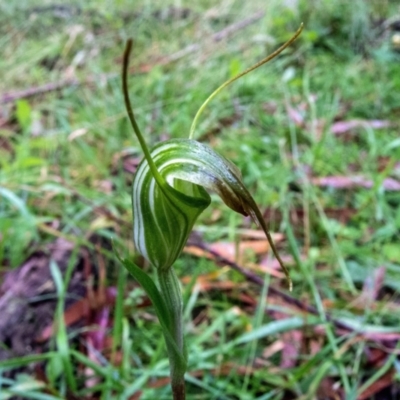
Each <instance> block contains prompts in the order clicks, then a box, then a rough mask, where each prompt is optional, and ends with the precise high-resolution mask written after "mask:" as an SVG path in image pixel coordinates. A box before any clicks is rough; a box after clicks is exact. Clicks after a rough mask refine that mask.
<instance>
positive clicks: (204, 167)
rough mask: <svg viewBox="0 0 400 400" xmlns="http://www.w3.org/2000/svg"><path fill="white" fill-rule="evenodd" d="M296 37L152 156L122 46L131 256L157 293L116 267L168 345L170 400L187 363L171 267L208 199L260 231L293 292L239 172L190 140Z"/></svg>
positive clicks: (180, 390)
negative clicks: (145, 301) (138, 151)
mask: <svg viewBox="0 0 400 400" xmlns="http://www.w3.org/2000/svg"><path fill="white" fill-rule="evenodd" d="M301 30H302V26H300V28H299V29H298V30H297V32H296V33H295V34H294V36H293V37H292V38H291V39H290V40H289V41H288V42H286V43H285V44H284V45H283V46H281V47H280V48H279V49H278V50H276V51H275V52H274V53H272V54H271V55H269V56H268V57H266V58H265V59H263V60H261V61H260V62H258V63H257V64H255V65H254V66H252V67H251V68H249V69H247V70H245V71H244V72H242V73H240V74H238V75H237V76H235V77H233V78H232V79H230V80H228V81H227V82H225V83H224V84H223V85H221V86H220V87H219V88H218V89H217V90H215V91H214V92H213V93H212V94H211V95H210V96H209V97H208V99H207V100H206V101H205V102H204V103H203V105H202V106H201V107H200V109H199V111H198V112H197V114H196V116H195V118H194V120H193V123H192V126H191V129H190V135H189V139H171V140H167V141H164V142H162V143H159V144H158V145H156V146H155V147H154V148H153V149H152V150H151V151H149V149H148V147H147V145H146V142H145V140H144V138H143V135H142V133H141V131H140V129H139V127H138V125H137V122H136V119H135V116H134V113H133V110H132V106H131V102H130V98H129V94H128V64H129V55H130V51H131V47H132V41H131V40H129V41H128V42H127V46H126V49H125V53H124V62H123V74H122V78H123V79H122V82H123V93H124V100H125V105H126V109H127V112H128V116H129V119H130V122H131V124H132V127H133V130H134V132H135V134H136V136H137V138H138V140H139V142H140V145H141V148H142V150H143V152H144V159H143V161H142V162H141V163H140V165H139V166H138V168H137V171H136V173H135V176H134V179H133V188H132V211H133V241H134V244H135V247H136V249H137V251H138V252H139V253H140V254H141V255H142V256H143V257H144V258H145V259H146V260H147V261H148V262H149V263H150V264H151V265H152V266H154V267H155V268H156V272H157V277H158V282H159V287H157V285H156V284H155V283H154V281H153V280H152V278H151V277H150V276H149V275H148V274H146V273H145V272H144V271H143V270H142V269H141V268H139V267H138V266H136V265H135V264H134V263H133V262H132V261H130V260H123V263H124V265H125V267H126V268H127V269H128V271H129V272H130V273H131V274H132V275H133V276H134V278H135V279H136V280H137V281H138V282H139V283H140V284H141V285H142V287H143V288H144V290H145V291H146V293H147V295H148V296H149V298H150V300H151V301H152V303H153V305H154V307H155V310H156V313H157V316H158V318H159V321H160V324H161V327H162V330H163V334H164V338H165V340H166V344H167V349H168V355H169V359H170V369H171V386H172V392H173V396H174V400H182V399H184V398H185V387H184V373H185V371H186V366H187V355H186V349H185V344H184V339H183V326H182V325H183V323H182V308H183V306H182V294H181V289H180V283H179V280H178V278H177V276H176V274H175V271H174V269H173V268H172V265H173V263H174V262H175V260H176V259H177V258H178V257H179V255H180V254H181V252H182V250H183V248H184V246H185V244H186V242H187V239H188V237H189V234H190V232H191V230H192V229H193V225H194V224H195V222H196V220H197V218H198V217H199V215H200V214H201V213H202V212H203V211H204V209H205V208H207V207H208V206H209V204H210V202H211V198H210V195H209V194H208V191H211V192H215V193H217V194H218V195H219V196H220V197H221V199H222V200H223V202H224V203H225V204H226V205H227V206H228V207H230V208H231V209H232V210H234V211H236V212H238V213H240V214H242V215H245V216H250V217H251V218H252V219H253V221H254V222H255V223H256V224H257V225H258V226H260V227H261V229H262V230H263V231H264V233H265V235H266V237H267V239H268V241H269V243H270V246H271V249H272V251H273V253H274V255H275V257H276V258H277V260H278V261H279V264H280V265H281V267H282V269H283V271H284V273H285V275H286V277H287V280H288V283H289V289H290V290H291V288H292V282H291V280H290V277H289V273H288V271H287V269H286V267H285V266H284V264H283V262H282V260H281V258H280V256H279V254H278V252H277V250H276V247H275V245H274V243H273V241H272V237H271V235H270V233H269V230H268V227H267V224H266V222H265V220H264V218H263V216H262V213H261V211H260V210H259V208H258V206H257V204H256V202H255V201H254V199H253V197H252V196H251V195H250V193H249V191H248V190H247V189H246V187H245V186H244V184H243V181H242V177H241V173H240V171H239V170H238V168H237V167H236V166H235V165H233V164H232V163H231V162H230V161H229V160H227V159H226V158H224V157H223V156H221V155H220V154H218V153H216V152H215V151H214V150H213V149H212V148H210V147H209V146H207V145H205V144H203V143H200V142H198V141H196V140H193V139H192V137H193V133H194V131H195V127H196V123H197V121H198V118H199V116H200V114H201V113H202V111H203V110H204V108H205V106H206V105H207V104H208V103H209V102H210V101H211V100H212V99H213V98H214V97H215V96H216V95H217V94H218V93H219V92H220V91H221V90H222V89H224V88H225V87H226V86H228V85H229V84H231V83H232V82H234V81H235V80H237V79H239V78H240V77H242V76H243V75H246V74H247V73H249V72H251V71H253V70H254V69H256V68H258V67H259V66H261V65H263V64H265V63H266V62H268V61H270V60H271V59H273V58H274V57H275V56H277V55H278V54H279V53H281V52H282V51H283V50H284V49H285V48H286V47H288V46H289V45H290V44H291V43H292V42H293V41H294V40H295V39H296V38H297V37H298V36H299V35H300V33H301Z"/></svg>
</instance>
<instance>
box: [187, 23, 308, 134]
mask: <svg viewBox="0 0 400 400" xmlns="http://www.w3.org/2000/svg"><path fill="white" fill-rule="evenodd" d="M303 26H304V25H303V23H301V25H300V27H299V29H297V31H296V33H295V34H294V35H293V36H292V37H291V38H290V39H289V40H288V41H287V42H286V43H285V44H283V45H282V46H281V47H279V49H277V50H275V51H274V52H273V53H272V54H270V55H269V56H268V57H265V58H264V59H262V60H261V61H259V62H258V63H257V64H254V65H253V66H252V67H250V68H247V69H246V70H245V71H243V72H241V73H239V74H238V75H236V76H234V77H233V78H231V79H229V80H227V81H226V82H224V83H223V84H222V85H221V86H220V87H218V88H217V89H216V90H214V92H212V93H211V95H210V96H208V98H207V99H206V101H205V102H204V103H203V104H202V106H201V107H200V108H199V110H198V111H197V113H196V115H195V117H194V119H193V122H192V126H191V127H190V133H189V139H192V138H193V135H194V131H195V129H196V125H197V120H198V119H199V117H200V115H201V113H202V112H203V110H204V108H205V107H206V106H207V104H208V103H209V102H210V101H211V100H212V99H213V98H214V97H215V96H216V95H217V94H218V93H219V92H220V91H221V90H222V89H224V88H226V87H227V86H228V85H230V84H231V83H232V82H234V81H236V80H237V79H239V78H241V77H242V76H244V75H246V74H248V73H249V72H251V71H253V70H255V69H257V68H258V67H260V66H261V65H263V64H265V63H267V62H268V61H271V60H272V59H273V58H275V57H276V56H277V55H278V54H279V53H281V52H282V51H283V50H285V49H286V47H288V46H290V45H291V44H292V43H293V42H294V41H295V40H296V39H297V37H298V36H299V35H300V33H301V31H302V30H303Z"/></svg>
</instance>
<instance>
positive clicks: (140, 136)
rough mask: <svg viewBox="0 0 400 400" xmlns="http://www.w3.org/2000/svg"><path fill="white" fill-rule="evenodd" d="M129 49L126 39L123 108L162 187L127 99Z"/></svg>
mask: <svg viewBox="0 0 400 400" xmlns="http://www.w3.org/2000/svg"><path fill="white" fill-rule="evenodd" d="M131 49H132V39H128V41H127V42H126V47H125V51H124V58H123V63H122V92H123V93H124V102H125V107H126V111H127V113H128V117H129V121H130V122H131V125H132V128H133V130H134V131H135V134H136V137H137V138H138V140H139V143H140V147H141V148H142V150H143V153H144V156H145V157H146V160H147V162H148V164H149V167H150V170H151V172H152V174H153V176H154V179H155V180H156V181H157V183H158V184H159V185H160V186H163V185H164V184H165V180H164V178H163V177H162V176H161V174H160V173H159V172H158V169H157V167H156V165H155V164H154V161H153V159H152V158H151V155H150V152H149V149H148V147H147V144H146V142H145V140H144V138H143V135H142V132H141V131H140V128H139V126H138V124H137V122H136V118H135V114H134V113H133V109H132V105H131V100H130V98H129V91H128V67H129V55H130V53H131Z"/></svg>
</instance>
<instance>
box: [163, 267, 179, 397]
mask: <svg viewBox="0 0 400 400" xmlns="http://www.w3.org/2000/svg"><path fill="white" fill-rule="evenodd" d="M157 274H158V281H159V283H160V289H161V297H162V298H163V300H164V302H165V306H166V308H167V312H168V314H169V317H170V323H169V326H168V330H169V333H170V335H171V336H172V338H173V340H174V341H175V343H176V346H177V348H178V350H179V352H180V354H181V356H182V357H183V358H184V359H185V360H186V354H185V344H184V339H183V317H182V312H183V303H182V292H181V288H180V283H179V280H178V277H177V276H176V274H175V271H174V269H173V268H168V269H165V270H163V269H159V270H157ZM167 349H168V357H169V362H170V371H171V387H172V393H173V399H174V400H185V378H184V375H185V372H186V364H185V365H182V362H181V360H182V358H180V359H178V358H177V356H176V353H175V352H173V351H170V349H169V348H168V343H167Z"/></svg>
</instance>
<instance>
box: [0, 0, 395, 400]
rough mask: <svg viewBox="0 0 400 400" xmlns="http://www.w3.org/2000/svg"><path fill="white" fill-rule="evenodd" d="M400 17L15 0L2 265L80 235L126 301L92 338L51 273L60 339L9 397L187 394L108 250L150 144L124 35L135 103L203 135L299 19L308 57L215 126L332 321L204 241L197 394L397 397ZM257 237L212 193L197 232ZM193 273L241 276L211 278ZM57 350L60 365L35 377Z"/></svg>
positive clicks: (353, 11)
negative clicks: (213, 254) (179, 390)
mask: <svg viewBox="0 0 400 400" xmlns="http://www.w3.org/2000/svg"><path fill="white" fill-rule="evenodd" d="M399 15H400V8H399V5H398V3H397V2H396V1H389V0H368V1H366V0H363V1H362V0H355V1H352V2H348V1H344V0H330V1H328V0H312V1H304V0H297V1H296V0H291V1H290V0H286V1H278V0H271V1H269V2H267V3H266V2H263V1H258V0H256V1H252V2H241V1H234V0H226V1H221V2H218V3H215V2H211V1H206V0H201V1H198V2H196V3H194V4H192V3H191V2H188V1H163V2H158V1H135V2H129V1H126V0H120V1H87V2H84V3H83V4H82V2H77V1H76V2H73V1H69V2H65V3H63V4H59V3H53V2H50V1H33V0H29V1H28V0H27V1H18V2H17V1H11V2H8V3H4V2H3V3H2V4H1V5H0V33H1V35H0V48H1V49H2V51H1V57H0V76H1V77H2V79H1V80H0V267H1V273H2V276H5V274H6V273H7V272H9V271H12V270H14V269H16V268H17V267H18V266H19V265H21V264H22V263H23V262H24V261H25V260H26V259H27V258H28V257H29V256H30V255H31V254H32V253H33V251H34V250H37V249H39V248H43V246H45V245H46V244H48V243H52V242H53V241H54V240H55V238H57V237H58V238H60V237H61V238H64V239H67V240H69V241H72V242H73V243H75V244H76V245H77V246H78V245H80V246H86V248H88V249H89V250H90V252H91V254H92V256H91V258H90V260H91V263H92V264H93V265H94V267H95V268H100V267H101V265H100V267H99V264H102V265H104V266H105V270H106V278H105V280H104V281H103V282H102V284H103V285H104V286H105V287H107V288H118V290H119V293H120V297H118V296H117V303H116V306H115V307H112V309H111V310H110V313H111V315H110V317H109V321H108V327H107V330H106V332H107V333H106V336H107V337H109V338H110V343H112V344H110V343H109V342H107V344H104V345H103V346H101V347H100V348H97V349H95V350H96V351H94V350H93V349H92V351H89V350H88V347H87V343H86V342H85V336H84V335H83V334H82V332H83V331H84V330H85V328H82V327H80V328H79V330H74V328H73V327H67V326H65V323H64V322H63V318H62V314H63V310H64V301H65V299H66V297H65V296H67V295H68V294H67V293H66V290H65V289H66V287H67V286H68V285H67V282H66V281H65V277H64V278H63V277H62V276H61V275H60V273H59V271H58V270H57V267H56V266H55V267H54V266H53V268H52V270H51V271H52V276H53V278H54V280H55V282H56V286H55V287H56V288H57V293H58V295H57V298H58V304H59V307H58V308H57V314H56V316H55V321H58V322H57V324H58V325H57V326H58V329H57V335H55V339H54V341H51V342H50V344H49V346H48V348H47V350H46V351H44V352H42V353H41V354H36V355H34V356H33V355H31V356H29V355H28V353H29V351H27V354H25V355H23V356H22V355H21V354H19V356H18V357H16V358H9V359H8V360H3V361H0V372H1V378H0V387H1V391H0V399H11V398H14V397H13V396H21V397H22V398H32V399H33V398H34V399H59V398H70V399H73V398H81V399H86V398H87V399H92V398H93V399H97V398H102V399H108V398H121V399H136V398H140V399H155V398H157V399H168V398H169V397H170V394H169V390H170V389H169V386H168V385H167V384H166V382H165V379H164V378H166V377H167V376H168V368H167V359H166V355H165V349H164V343H163V341H162V340H161V334H160V330H159V327H158V326H157V324H156V323H155V321H154V319H155V317H154V315H153V313H152V308H151V306H150V305H149V304H146V302H145V300H143V297H144V295H143V292H142V291H141V289H140V288H138V287H137V286H136V285H135V283H134V282H133V281H131V280H128V279H126V277H125V275H124V274H125V273H124V272H123V271H122V270H121V266H120V265H119V264H118V262H117V261H116V256H115V254H114V252H113V251H112V250H111V244H110V243H111V241H112V243H113V246H114V248H116V249H118V251H120V252H122V253H123V254H127V253H128V252H129V253H133V252H134V249H133V247H132V241H131V236H132V234H131V219H132V216H131V207H130V183H131V181H132V173H133V172H134V170H135V166H136V165H137V163H138V162H139V161H140V159H141V157H142V153H141V150H140V148H139V145H138V143H137V141H136V139H135V138H134V136H133V133H132V131H131V129H130V127H129V125H128V121H127V118H126V113H125V110H124V105H123V101H122V93H121V88H120V87H121V82H120V69H121V59H122V52H123V48H124V44H125V40H126V39H127V38H129V37H132V38H133V40H134V48H133V57H132V61H131V72H132V74H131V78H130V92H131V96H132V100H133V105H134V109H135V113H136V116H137V119H138V123H139V125H140V126H141V128H142V131H143V133H144V134H145V136H146V139H147V142H148V143H149V144H150V145H153V144H155V143H157V142H159V141H161V140H165V139H167V138H177V137H187V135H188V133H189V127H190V123H191V121H192V119H193V117H194V115H195V113H196V111H197V109H198V108H199V106H200V105H201V104H202V102H203V101H204V100H205V99H206V98H207V96H208V95H209V94H210V93H211V92H212V91H213V90H214V89H215V88H216V87H218V86H219V85H220V84H221V83H222V82H223V81H225V80H226V79H228V78H229V77H231V76H233V75H235V74H236V73H238V72H239V71H241V70H243V69H245V68H247V67H249V66H250V65H252V64H254V63H255V62H256V61H258V60H260V59H261V58H263V57H264V56H265V55H266V54H268V53H270V52H272V51H273V50H274V49H276V48H277V47H278V46H279V45H280V44H282V43H283V42H284V41H286V40H287V39H288V38H289V37H290V36H291V35H292V34H293V32H294V31H295V30H296V29H297V28H298V26H299V25H300V23H301V22H304V24H305V28H304V32H303V33H302V35H301V37H300V39H299V40H298V41H297V42H296V43H295V44H294V45H293V46H291V48H290V49H288V50H287V51H285V53H284V54H283V55H282V56H280V57H279V58H278V59H276V60H274V61H273V62H272V63H271V64H268V65H267V66H264V67H262V68H261V69H259V70H257V71H255V72H253V73H252V74H250V75H248V76H246V77H245V78H243V79H241V80H240V81H238V82H236V83H235V84H234V85H232V86H231V87H229V88H228V89H227V90H226V91H225V92H223V93H222V94H221V95H219V96H218V97H217V98H216V99H215V100H214V101H213V102H212V104H211V106H210V107H209V108H208V109H206V112H205V114H204V116H203V117H202V119H201V121H200V124H199V126H198V129H197V132H196V138H197V139H199V140H200V141H204V142H207V143H209V144H210V145H212V147H213V148H214V149H216V150H217V151H219V152H220V153H221V154H223V155H224V156H226V157H227V158H229V159H230V160H231V161H233V162H234V163H235V164H236V165H237V166H238V167H239V168H240V169H241V171H242V173H243V177H244V182H245V183H246V184H247V186H248V187H249V189H250V191H251V192H252V193H253V194H254V196H255V198H256V201H257V203H258V204H259V206H260V208H261V209H262V210H264V211H265V216H266V218H267V219H268V221H269V223H270V227H271V230H272V231H273V232H281V233H282V234H283V235H282V236H281V237H280V240H279V248H280V252H281V254H282V256H283V257H284V258H285V259H287V260H288V263H289V264H290V267H291V275H292V278H293V280H294V292H293V294H292V296H293V297H294V298H296V299H300V301H301V302H303V303H304V304H306V305H310V306H313V307H316V310H317V313H316V315H314V316H310V315H307V314H305V313H304V312H302V311H300V310H299V309H298V308H293V307H291V306H290V305H289V304H288V303H285V302H284V301H282V300H279V301H278V300H277V299H276V297H274V296H273V295H271V293H270V294H269V295H268V297H267V294H268V287H269V285H271V286H272V287H276V288H278V289H280V290H282V291H285V290H286V288H285V282H284V280H283V279H275V278H272V279H270V278H269V276H268V275H265V274H264V275H260V276H263V277H265V284H264V287H263V288H259V287H257V286H255V285H253V284H250V283H249V282H247V281H246V280H245V279H244V278H243V277H242V276H240V275H239V274H237V273H236V272H234V271H232V270H229V269H226V268H221V267H220V266H218V265H217V263H216V260H215V259H211V260H210V259H207V258H206V257H204V256H201V257H200V258H198V257H196V256H194V255H193V253H192V252H190V251H188V252H186V254H184V255H183V256H182V258H181V259H180V260H179V261H178V262H177V271H178V274H179V276H182V277H186V276H192V277H193V281H192V283H193V284H192V285H190V284H189V281H188V280H184V282H185V283H184V285H183V287H184V291H185V296H186V299H187V303H186V312H185V315H186V324H187V326H186V329H187V332H188V349H189V355H190V367H189V371H191V372H189V374H188V377H187V385H188V399H210V398H213V399H214V398H215V399H241V400H242V399H260V400H261V399H299V398H304V399H306V398H307V399H308V398H310V399H311V398H318V399H328V398H332V399H337V398H346V399H366V398H377V399H378V398H380V399H383V398H385V399H388V398H393V399H397V398H398V396H400V386H399V377H400V375H399V372H398V371H399V364H398V360H397V357H396V351H398V350H396V349H397V343H398V337H399V334H400V330H399V326H400V325H399V322H400V321H399V315H400V314H399V306H400V305H399V296H398V291H399V288H400V279H399V278H400V246H399V230H400V207H399V204H400V194H399V191H400V183H399V182H400V163H399V160H400V141H399V134H398V132H399V122H398V121H399V113H400V75H399V73H398V70H399V63H400V53H399V51H400V50H399V39H398V37H399V36H398V35H399V33H398V30H399V31H400V16H399ZM249 18H250V19H251V20H250V21H251V22H249V23H248V24H247V25H246V26H245V27H240V25H238V24H239V23H241V22H243V21H249ZM227 27H234V29H233V31H232V33H231V34H227V32H226V30H225V28H227ZM221 32H223V38H222V39H221V40H217V39H216V36H215V35H216V34H218V33H221ZM55 88H57V90H54V89H55ZM27 91H30V92H31V93H30V95H28V94H29V93H27ZM324 179H325V180H324ZM250 228H252V235H253V236H252V238H253V239H254V231H255V227H251V226H250V224H249V221H248V220H246V219H243V218H242V217H241V216H238V215H235V214H234V213H232V212H231V211H230V210H228V209H227V208H226V207H225V206H224V205H223V204H222V203H221V202H220V200H218V199H217V198H215V199H214V202H213V207H212V208H210V209H208V210H207V211H206V212H205V213H204V214H203V215H202V216H201V217H200V220H199V223H198V224H197V226H196V231H197V234H198V235H200V236H201V238H202V240H204V242H207V243H210V244H211V243H213V244H221V243H224V244H226V243H230V244H232V246H233V247H235V246H237V245H238V243H239V242H240V241H241V240H242V239H243V238H244V237H245V236H246V235H245V234H244V233H243V232H245V231H246V230H249V229H250ZM276 237H277V238H278V239H279V236H276ZM93 238H96V240H94V239H93ZM250 247H251V246H250ZM249 253H251V254H247V258H246V260H248V262H249V263H250V262H251V263H252V264H256V265H258V266H260V267H259V268H260V269H258V270H257V271H258V272H260V271H261V270H262V268H263V267H265V266H267V267H268V265H273V263H271V260H269V257H268V254H267V252H264V253H263V254H261V255H260V254H258V255H257V254H254V253H253V252H252V251H251V248H250V249H249ZM99 255H100V256H101V260H102V261H101V263H100V262H99V257H100V256H99ZM236 261H237V262H238V259H237V258H236ZM243 263H244V264H246V262H245V261H244V262H243ZM71 268H72V267H71ZM144 268H147V267H146V266H144ZM271 268H273V267H271ZM57 271H58V272H57ZM63 279H64V280H63ZM93 279H97V277H94V278H93ZM196 279H197V280H199V279H203V280H205V281H208V280H210V281H212V282H214V281H215V282H219V283H220V282H231V283H232V286H231V287H230V289H229V290H219V289H218V286H215V287H216V289H215V288H214V289H213V288H211V289H205V288H204V287H202V286H201V285H200V286H199V285H198V284H194V283H195V282H196ZM263 279H264V278H263ZM198 282H199V281H197V283H198ZM215 282H214V283H215ZM211 286H212V285H211ZM369 288H372V289H371V290H370V289H369ZM371 293H373V294H371ZM246 299H247V300H246ZM249 299H253V300H254V302H251V301H250V300H249ZM143 302H144V304H143ZM265 311H266V312H265ZM327 314H329V315H331V316H333V317H334V318H336V321H340V322H341V323H343V324H347V326H348V327H351V329H350V328H349V329H348V330H343V329H342V330H340V329H338V328H337V326H336V325H335V324H333V323H331V322H329V320H328V319H327V317H326V315H327ZM94 325H95V324H94ZM67 328H68V329H67ZM87 329H88V330H90V329H91V330H94V329H95V328H93V326H92V327H89V326H88V327H87ZM389 333H390V335H391V336H390V335H389ZM82 335H83V336H82ZM385 335H386V336H385ZM3 346H6V347H7V344H4V343H3ZM274 346H275V347H274ZM290 346H292V348H291V349H290ZM110 349H112V352H111V353H112V354H113V355H114V356H113V357H111V356H110V354H111V353H110V351H109V350H110ZM378 350H379V351H380V353H379V356H380V358H379V357H378V358H377V359H376V357H375V358H374V357H372V356H371V354H372V353H374V354H375V356H376V352H379V351H378ZM93 352H94V353H95V356H93V354H92V353H93ZM27 357H28V358H27ZM29 357H33V358H29ZM286 357H289V358H290V357H294V360H291V361H290V360H289V359H287V358H286ZM40 360H42V361H43V360H47V364H46V363H44V364H43V363H41V362H39V364H38V365H40V366H41V367H40V368H42V373H41V374H38V373H34V372H32V369H30V370H26V369H22V370H21V367H22V366H25V365H27V364H29V365H31V364H30V362H31V361H40ZM288 360H289V361H288ZM28 362H29V363H28ZM85 368H86V370H85ZM88 369H89V370H90V373H89V375H88V373H86V372H87V370H88ZM13 371H14V373H13ZM15 371H20V372H15ZM21 371H22V372H21ZM85 371H86V372H85ZM388 377H389V378H388ZM384 378H385V379H386V380H385V381H384ZM90 379H92V381H93V382H94V383H93V384H91V383H90V382H89V380H90ZM163 379H164V380H163ZM163 382H164V383H163ZM382 382H386V384H382ZM379 383H380V384H381V386H382V387H380V386H379V385H378V384H379ZM374 385H375V386H374ZM371 388H372V389H371ZM368 390H370V392H368ZM368 393H372V394H370V395H369V394H368ZM379 393H384V394H381V396H387V397H378V396H380V394H379ZM335 396H336V397H335ZM363 396H364V397H363ZM366 396H367V397H366ZM368 396H369V397H368ZM374 396H375V397H374ZM389 396H392V397H389Z"/></svg>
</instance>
